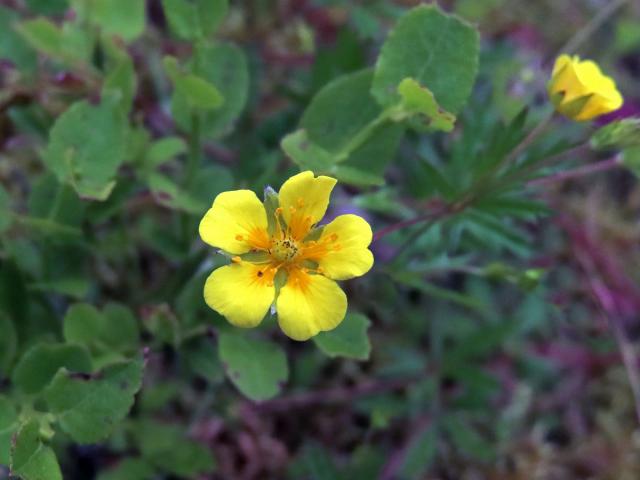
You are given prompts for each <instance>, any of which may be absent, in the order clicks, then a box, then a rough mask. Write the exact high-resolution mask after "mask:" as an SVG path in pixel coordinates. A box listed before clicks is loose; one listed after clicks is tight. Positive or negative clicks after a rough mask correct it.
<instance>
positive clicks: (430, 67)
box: [371, 5, 479, 114]
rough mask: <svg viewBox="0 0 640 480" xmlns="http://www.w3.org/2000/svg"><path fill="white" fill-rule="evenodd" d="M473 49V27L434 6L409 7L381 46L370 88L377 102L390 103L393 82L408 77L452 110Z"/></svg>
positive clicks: (473, 69)
mask: <svg viewBox="0 0 640 480" xmlns="http://www.w3.org/2000/svg"><path fill="white" fill-rule="evenodd" d="M478 52H479V39H478V32H477V31H476V30H475V29H474V28H473V27H471V26H470V25H468V24H467V23H466V22H464V21H462V20H460V19H459V18H458V17H455V16H452V15H447V14H445V13H443V12H442V11H441V10H440V9H439V8H438V7H434V6H427V5H422V6H418V7H415V8H413V9H412V10H410V11H408V12H407V13H406V14H405V15H403V16H402V18H400V20H399V21H398V23H397V24H396V26H395V27H394V29H393V30H392V31H391V33H389V36H388V38H387V40H386V41H385V43H384V45H383V46H382V50H381V52H380V56H379V57H378V61H377V63H376V67H375V75H374V77H373V86H372V89H371V92H372V93H373V95H374V96H375V97H376V99H377V100H378V101H379V102H380V104H381V105H384V106H389V105H393V104H395V103H397V101H398V94H397V87H398V85H399V84H400V82H401V81H402V80H404V79H405V78H407V77H410V78H413V79H415V80H416V81H417V82H419V83H420V85H424V86H426V87H427V88H428V89H429V90H430V91H431V92H433V95H435V98H436V100H437V101H438V103H439V104H440V105H441V106H442V107H443V108H444V109H446V110H448V111H449V112H451V113H453V114H456V113H457V112H459V111H460V109H461V108H462V106H463V105H464V104H465V102H466V100H467V98H468V97H469V94H470V93H471V89H472V87H473V83H474V81H475V77H476V73H477V69H478Z"/></svg>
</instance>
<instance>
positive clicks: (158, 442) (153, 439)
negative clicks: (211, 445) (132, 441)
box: [135, 421, 215, 478]
mask: <svg viewBox="0 0 640 480" xmlns="http://www.w3.org/2000/svg"><path fill="white" fill-rule="evenodd" d="M135 437H136V440H137V443H138V445H139V447H140V451H141V452H142V456H143V458H144V459H145V460H147V461H148V462H149V463H151V464H152V465H154V466H155V467H156V468H158V469H160V470H162V471H164V472H169V473H172V474H174V475H177V476H180V477H187V478H194V477H196V476H199V475H202V474H205V473H209V472H211V471H212V470H213V469H214V468H215V462H214V460H213V453H212V452H211V451H210V450H209V449H208V448H207V447H205V446H204V445H202V444H200V443H197V442H195V441H193V440H190V439H188V438H187V436H186V433H185V432H184V431H183V430H182V428H180V427H178V426H176V425H168V424H161V423H157V422H152V421H146V422H140V423H138V424H136V429H135Z"/></svg>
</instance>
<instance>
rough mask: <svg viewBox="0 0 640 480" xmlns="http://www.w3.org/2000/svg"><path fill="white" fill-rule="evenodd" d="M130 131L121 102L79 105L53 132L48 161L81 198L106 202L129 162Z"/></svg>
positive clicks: (52, 168) (47, 152)
mask: <svg viewBox="0 0 640 480" xmlns="http://www.w3.org/2000/svg"><path fill="white" fill-rule="evenodd" d="M127 131H128V125H127V123H126V119H125V117H124V115H123V113H122V111H121V109H120V105H119V102H118V99H116V98H114V97H106V98H103V99H102V102H101V103H100V104H99V105H96V106H94V105H91V104H90V103H88V102H87V101H81V102H76V103H74V104H73V105H72V106H71V107H69V109H67V111H65V112H64V113H63V114H62V115H61V116H60V117H59V118H58V120H57V121H56V123H55V125H54V126H53V128H52V129H51V132H50V135H49V144H48V146H47V149H46V150H45V152H44V161H45V163H46V164H47V166H48V167H49V168H50V169H51V170H52V171H53V172H54V173H55V174H56V176H57V177H58V179H59V180H60V181H61V182H65V183H69V184H70V185H71V186H73V188H74V189H75V190H76V192H77V193H78V195H80V196H81V197H85V198H89V199H96V200H105V199H106V198H107V197H108V196H109V194H110V193H111V190H113V187H114V186H115V181H114V180H113V178H114V176H115V174H116V172H117V170H118V168H119V167H120V165H121V164H122V162H123V161H124V159H125V155H126V150H125V147H126V141H127ZM96 132H100V135H96Z"/></svg>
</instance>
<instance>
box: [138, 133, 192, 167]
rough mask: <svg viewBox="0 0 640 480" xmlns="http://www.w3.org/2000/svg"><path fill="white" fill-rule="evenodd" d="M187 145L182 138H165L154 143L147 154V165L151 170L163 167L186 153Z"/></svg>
mask: <svg viewBox="0 0 640 480" xmlns="http://www.w3.org/2000/svg"><path fill="white" fill-rule="evenodd" d="M186 151H187V144H186V143H185V141H184V140H183V139H181V138H180V137H165V138H162V139H160V140H156V141H155V142H153V143H152V144H151V145H150V147H149V151H148V152H147V163H148V166H149V167H150V168H155V167H157V166H159V165H162V164H163V163H165V162H168V161H169V160H173V158H175V157H177V156H178V155H181V154H183V153H186Z"/></svg>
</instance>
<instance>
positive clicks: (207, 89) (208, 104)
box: [164, 57, 224, 112]
mask: <svg viewBox="0 0 640 480" xmlns="http://www.w3.org/2000/svg"><path fill="white" fill-rule="evenodd" d="M164 67H165V70H166V71H167V74H168V75H169V78H171V81H172V82H173V85H174V87H175V92H174V101H175V102H178V103H179V104H182V105H186V106H187V108H188V110H189V111H191V112H194V111H207V110H214V109H216V108H218V107H220V106H221V105H222V104H223V103H224V97H223V96H222V94H221V93H220V92H219V91H218V89H217V88H216V87H215V85H214V84H212V83H211V82H209V81H207V80H205V79H204V78H202V77H200V76H198V75H196V74H193V73H183V72H182V71H181V70H180V67H179V66H178V62H177V60H176V59H175V58H174V57H165V59H164Z"/></svg>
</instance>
